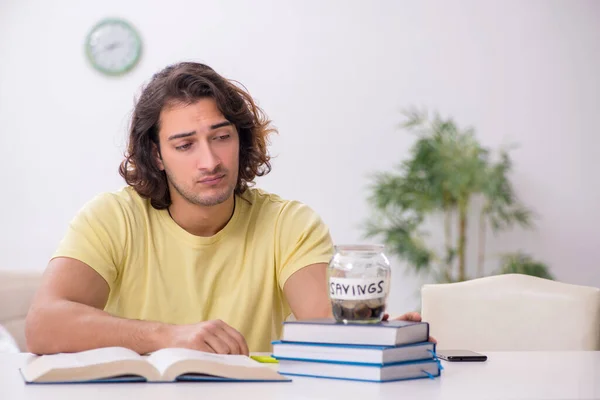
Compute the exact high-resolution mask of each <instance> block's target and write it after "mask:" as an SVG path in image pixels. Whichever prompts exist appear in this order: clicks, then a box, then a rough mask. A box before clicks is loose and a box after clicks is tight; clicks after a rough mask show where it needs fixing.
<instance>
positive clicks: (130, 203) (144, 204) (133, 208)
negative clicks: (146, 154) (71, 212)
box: [82, 186, 150, 215]
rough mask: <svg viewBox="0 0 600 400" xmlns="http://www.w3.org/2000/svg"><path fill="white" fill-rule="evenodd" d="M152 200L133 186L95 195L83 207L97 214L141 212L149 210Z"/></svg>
mask: <svg viewBox="0 0 600 400" xmlns="http://www.w3.org/2000/svg"><path fill="white" fill-rule="evenodd" d="M149 204H150V202H149V200H147V199H144V198H143V197H141V196H140V195H139V194H138V193H137V192H136V191H135V189H133V187H131V186H125V187H122V188H120V189H118V190H114V191H105V192H101V193H99V194H97V195H95V196H94V197H93V198H92V199H91V200H90V201H88V202H87V203H86V204H85V205H84V206H83V208H82V211H84V212H91V213H95V214H98V213H100V214H113V215H114V214H128V215H131V214H139V213H143V212H147V211H148V206H149Z"/></svg>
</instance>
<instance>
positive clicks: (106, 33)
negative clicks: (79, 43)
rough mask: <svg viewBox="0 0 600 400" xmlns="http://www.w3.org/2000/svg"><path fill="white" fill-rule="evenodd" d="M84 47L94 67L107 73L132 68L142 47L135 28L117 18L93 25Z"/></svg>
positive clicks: (120, 71) (117, 72)
mask: <svg viewBox="0 0 600 400" xmlns="http://www.w3.org/2000/svg"><path fill="white" fill-rule="evenodd" d="M85 47H86V53H87V55H88V58H89V60H90V62H91V63H92V65H93V66H94V68H96V69H97V70H99V71H100V72H103V73H105V74H108V75H121V74H123V73H125V72H127V71H129V70H130V69H131V68H133V67H134V66H135V65H136V64H137V62H138V61H139V59H140V55H141V49H142V45H141V40H140V37H139V35H138V33H137V32H136V31H135V29H134V28H133V27H132V26H131V25H130V24H129V23H127V22H125V21H123V20H118V19H107V20H104V21H101V22H100V23H98V24H97V25H96V26H94V27H93V28H92V30H91V32H90V33H89V35H88V37H87V40H86V44H85Z"/></svg>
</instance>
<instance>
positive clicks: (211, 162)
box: [196, 142, 221, 171]
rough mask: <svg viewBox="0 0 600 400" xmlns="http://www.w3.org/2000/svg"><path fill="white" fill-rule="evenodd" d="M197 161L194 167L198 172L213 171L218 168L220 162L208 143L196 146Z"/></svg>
mask: <svg viewBox="0 0 600 400" xmlns="http://www.w3.org/2000/svg"><path fill="white" fill-rule="evenodd" d="M198 148H199V150H198V159H197V161H196V167H197V168H198V169H200V170H208V171H214V170H215V168H217V167H218V166H219V164H220V163H221V160H220V159H219V157H218V156H217V154H216V153H215V151H214V149H213V148H212V146H211V145H210V143H207V142H203V143H200V145H199V146H198Z"/></svg>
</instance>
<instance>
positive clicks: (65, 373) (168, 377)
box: [21, 347, 290, 383]
mask: <svg viewBox="0 0 600 400" xmlns="http://www.w3.org/2000/svg"><path fill="white" fill-rule="evenodd" d="M21 375H22V376H23V379H24V380H25V382H26V383H71V382H135V381H147V382H175V381H263V382H266V381H290V379H289V378H286V377H283V376H282V375H280V374H279V373H277V371H275V370H273V369H271V368H270V367H268V366H265V365H263V364H261V363H259V362H258V361H255V360H253V359H251V358H250V357H247V356H242V355H220V354H213V353H205V352H202V351H196V350H189V349H180V348H172V349H162V350H158V351H156V352H154V353H152V354H150V355H144V356H141V355H139V354H138V353H136V352H134V351H132V350H129V349H126V348H123V347H106V348H101V349H95V350H88V351H83V352H80V353H60V354H53V355H44V356H39V357H36V358H34V359H33V360H32V361H30V362H29V363H28V364H27V365H26V366H25V367H24V368H22V369H21Z"/></svg>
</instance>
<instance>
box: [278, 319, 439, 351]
mask: <svg viewBox="0 0 600 400" xmlns="http://www.w3.org/2000/svg"><path fill="white" fill-rule="evenodd" d="M428 339H429V324H428V323H427V322H412V321H383V322H378V323H374V324H360V323H352V322H349V323H342V322H336V321H335V320H334V319H310V320H300V321H286V322H284V324H283V335H282V340H283V341H285V342H307V343H333V344H363V345H370V346H401V345H404V344H411V343H419V342H426V341H427V340H428Z"/></svg>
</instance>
